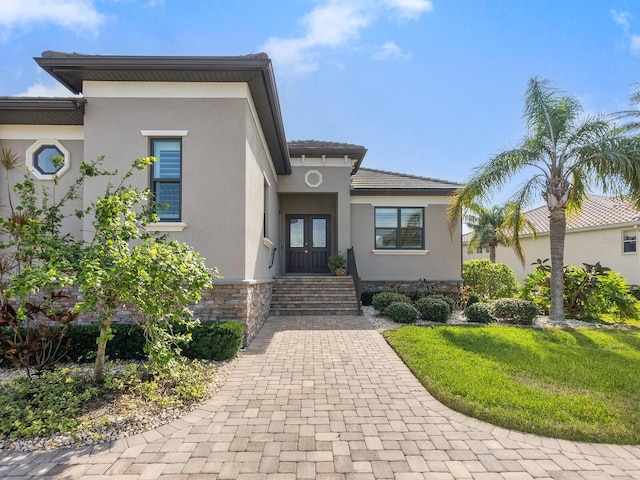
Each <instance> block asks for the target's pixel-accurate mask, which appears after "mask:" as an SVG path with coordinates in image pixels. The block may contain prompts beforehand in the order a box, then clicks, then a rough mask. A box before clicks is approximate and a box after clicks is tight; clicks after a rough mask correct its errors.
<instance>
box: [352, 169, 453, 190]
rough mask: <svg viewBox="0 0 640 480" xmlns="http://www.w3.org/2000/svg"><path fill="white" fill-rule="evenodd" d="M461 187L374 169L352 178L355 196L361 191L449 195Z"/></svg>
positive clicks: (361, 170) (426, 178)
mask: <svg viewBox="0 0 640 480" xmlns="http://www.w3.org/2000/svg"><path fill="white" fill-rule="evenodd" d="M459 187H462V185H461V184H459V183H454V182H449V181H447V180H438V179H436V178H429V177H419V176H417V175H408V174H406V173H397V172H388V171H385V170H374V169H372V168H361V169H360V170H358V172H357V173H356V174H355V175H353V176H352V177H351V192H352V193H355V194H357V193H358V192H359V191H362V192H363V193H370V192H371V191H372V190H377V191H380V192H382V193H384V192H387V191H395V192H397V193H400V192H401V193H404V194H407V193H410V192H411V191H415V192H416V193H427V192H428V191H432V192H433V194H437V195H448V194H450V193H452V192H453V191H454V190H455V189H457V188H459Z"/></svg>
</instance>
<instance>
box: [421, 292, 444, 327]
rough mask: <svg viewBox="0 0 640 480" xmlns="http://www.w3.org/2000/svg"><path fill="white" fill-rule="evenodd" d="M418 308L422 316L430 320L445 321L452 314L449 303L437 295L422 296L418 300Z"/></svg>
mask: <svg viewBox="0 0 640 480" xmlns="http://www.w3.org/2000/svg"><path fill="white" fill-rule="evenodd" d="M416 309H417V310H418V312H420V317H422V319H423V320H427V321H429V322H440V323H445V322H446V321H447V319H448V318H449V315H451V309H450V308H449V304H448V303H447V302H446V301H445V300H443V299H442V298H437V296H436V295H431V296H429V297H424V298H421V299H420V300H418V301H417V302H416Z"/></svg>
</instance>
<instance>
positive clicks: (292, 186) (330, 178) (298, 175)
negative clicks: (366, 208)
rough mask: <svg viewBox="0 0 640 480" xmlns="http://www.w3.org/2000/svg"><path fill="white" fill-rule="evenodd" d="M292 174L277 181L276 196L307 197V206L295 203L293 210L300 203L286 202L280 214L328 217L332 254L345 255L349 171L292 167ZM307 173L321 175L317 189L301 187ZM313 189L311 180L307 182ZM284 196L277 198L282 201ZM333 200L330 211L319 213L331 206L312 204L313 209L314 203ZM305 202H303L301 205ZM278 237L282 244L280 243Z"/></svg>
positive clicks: (349, 229) (348, 225)
mask: <svg viewBox="0 0 640 480" xmlns="http://www.w3.org/2000/svg"><path fill="white" fill-rule="evenodd" d="M292 170H293V172H292V174H291V175H289V176H280V177H279V178H278V180H279V181H278V192H279V193H281V194H291V193H301V194H305V196H306V195H310V197H309V198H310V200H308V202H310V203H299V204H298V205H297V206H295V203H296V202H302V200H297V201H296V200H289V203H286V204H285V205H286V207H285V208H282V207H281V213H282V214H283V215H284V214H285V213H330V214H331V215H332V250H333V251H334V252H336V251H339V252H341V253H342V254H343V255H346V253H347V248H349V247H350V246H351V228H350V223H351V218H350V217H351V209H350V200H351V193H350V180H351V176H350V171H351V169H350V167H319V166H304V165H303V166H294V167H293V168H292ZM310 170H317V171H319V172H320V173H321V174H322V182H321V184H320V185H318V186H317V187H310V186H308V185H307V184H306V183H305V175H306V174H307V172H309V171H310ZM310 183H311V184H312V185H314V184H315V183H316V182H315V176H314V179H313V180H312V181H311V182H310ZM323 194H333V195H332V196H326V195H323ZM286 196H287V195H281V202H282V199H283V198H285V197H286ZM330 198H335V203H334V206H333V210H332V211H322V210H321V209H325V210H328V209H329V208H330V207H331V205H322V204H316V207H315V209H314V202H326V201H328V200H327V199H330ZM305 202H307V201H305ZM302 209H308V211H300V210H302ZM281 223H282V225H284V216H282V222H281ZM284 241H285V240H284V237H282V241H281V243H282V242H284Z"/></svg>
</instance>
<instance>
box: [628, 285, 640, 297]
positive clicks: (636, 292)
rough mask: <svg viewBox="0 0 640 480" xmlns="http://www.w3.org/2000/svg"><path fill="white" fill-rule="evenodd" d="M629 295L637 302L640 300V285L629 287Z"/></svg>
mask: <svg viewBox="0 0 640 480" xmlns="http://www.w3.org/2000/svg"><path fill="white" fill-rule="evenodd" d="M629 294H630V295H631V296H632V297H633V298H635V299H636V300H640V285H629Z"/></svg>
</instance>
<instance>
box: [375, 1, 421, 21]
mask: <svg viewBox="0 0 640 480" xmlns="http://www.w3.org/2000/svg"><path fill="white" fill-rule="evenodd" d="M384 3H385V4H386V5H387V6H388V7H389V8H391V9H393V10H395V11H396V13H397V14H398V15H399V16H400V17H401V18H417V17H419V16H420V15H422V14H423V13H428V12H430V11H431V10H433V4H432V3H431V2H430V1H429V0H386V1H385V2H384Z"/></svg>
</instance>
